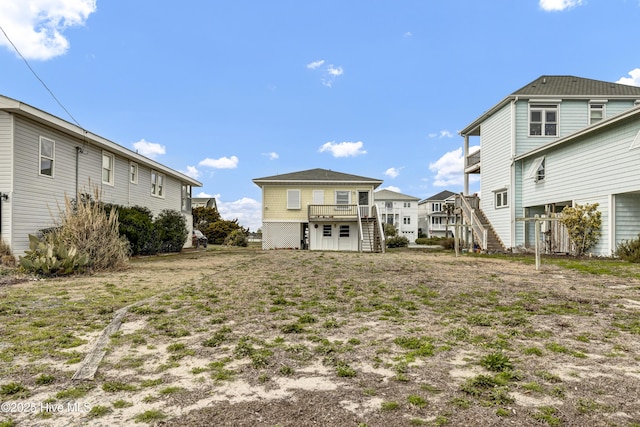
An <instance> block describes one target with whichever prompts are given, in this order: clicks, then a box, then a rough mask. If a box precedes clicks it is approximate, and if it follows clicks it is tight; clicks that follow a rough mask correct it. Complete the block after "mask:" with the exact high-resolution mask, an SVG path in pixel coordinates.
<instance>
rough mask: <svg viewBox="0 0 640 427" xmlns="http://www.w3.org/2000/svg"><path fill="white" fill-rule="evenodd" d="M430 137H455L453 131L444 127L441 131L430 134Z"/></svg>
mask: <svg viewBox="0 0 640 427" xmlns="http://www.w3.org/2000/svg"><path fill="white" fill-rule="evenodd" d="M429 138H439V139H442V138H453V133H451V132H450V131H448V130H446V129H443V130H441V131H440V132H437V133H436V132H432V133H430V134H429Z"/></svg>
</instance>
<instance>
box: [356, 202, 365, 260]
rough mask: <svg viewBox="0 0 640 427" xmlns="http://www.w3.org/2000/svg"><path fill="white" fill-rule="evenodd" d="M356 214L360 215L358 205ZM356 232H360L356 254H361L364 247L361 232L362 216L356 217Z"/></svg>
mask: <svg viewBox="0 0 640 427" xmlns="http://www.w3.org/2000/svg"><path fill="white" fill-rule="evenodd" d="M357 209H358V212H359V213H361V212H362V211H361V210H360V205H358V207H357ZM358 231H359V232H360V242H359V244H358V252H362V250H363V247H364V233H363V232H362V215H361V214H359V215H358Z"/></svg>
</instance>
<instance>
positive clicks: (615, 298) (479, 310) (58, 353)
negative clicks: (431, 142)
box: [0, 249, 640, 426]
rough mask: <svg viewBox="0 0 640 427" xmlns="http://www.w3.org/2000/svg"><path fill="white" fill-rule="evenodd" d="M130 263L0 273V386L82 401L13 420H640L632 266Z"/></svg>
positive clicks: (324, 256)
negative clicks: (12, 278) (99, 346)
mask: <svg viewBox="0 0 640 427" xmlns="http://www.w3.org/2000/svg"><path fill="white" fill-rule="evenodd" d="M132 264H133V265H132V267H131V268H130V269H129V270H127V271H123V272H118V273H111V274H107V273H104V274H100V275H95V276H92V277H83V278H74V279H60V280H51V281H41V282H25V283H21V284H14V285H11V286H6V287H3V288H0V297H1V298H2V301H3V302H2V303H0V325H2V326H0V328H2V338H0V378H3V380H2V382H1V383H0V386H4V388H6V392H5V393H4V394H2V389H0V400H3V401H5V402H11V403H13V404H17V403H18V402H24V403H32V402H37V403H39V402H51V403H56V404H57V403H64V404H65V405H66V402H68V401H74V402H78V403H79V404H80V405H81V407H82V408H86V410H81V411H76V412H72V411H62V412H55V413H52V412H49V413H42V412H39V413H36V414H18V413H12V414H6V413H5V414H0V422H2V420H3V418H2V417H3V416H4V420H9V419H10V420H14V421H16V422H19V424H18V425H35V424H36V423H42V425H51V426H63V425H69V424H70V423H71V424H73V425H76V424H80V423H82V424H83V425H94V426H102V425H125V424H133V423H135V422H136V421H138V422H142V423H157V424H158V425H161V424H162V423H165V425H172V426H174V425H178V426H180V425H182V426H208V425H246V426H273V425H282V426H284V425H289V426H297V425H300V426H302V425H310V424H315V425H323V426H334V425H351V426H357V425H367V426H397V425H430V426H438V425H452V426H458V425H483V426H490V425H505V424H510V425H525V426H526V425H532V426H534V425H552V426H554V425H558V426H586V425H589V426H640V403H639V402H638V395H639V392H640V381H639V380H640V368H638V366H639V363H638V362H639V361H640V358H639V356H638V354H640V343H639V340H638V335H640V314H639V309H640V299H639V297H638V291H639V290H640V281H639V280H638V279H636V278H634V277H632V278H629V277H625V278H619V277H616V276H611V275H602V274H599V275H596V274H585V273H581V272H576V271H574V270H568V269H564V268H560V267H556V266H553V265H548V264H547V265H544V269H543V270H542V271H540V272H536V271H535V270H534V268H533V267H532V266H531V265H530V264H525V263H521V262H515V261H510V260H504V259H497V258H492V257H472V256H465V257H460V258H455V257H454V256H452V255H451V254H446V253H427V252H422V251H420V250H415V249H413V250H401V251H397V252H388V253H386V254H358V253H330V252H305V251H269V252H262V251H254V250H247V249H245V250H215V249H213V250H210V251H207V252H197V253H195V252H193V253H186V254H182V255H180V256H164V257H154V258H146V259H141V260H137V261H136V262H134V263H132ZM139 301H144V302H143V303H142V304H139V305H138V306H136V307H135V308H133V309H131V310H130V312H129V313H128V314H127V316H126V318H125V321H124V323H123V325H122V328H121V330H120V331H119V332H118V333H117V334H115V335H114V336H112V339H111V344H110V347H109V352H108V354H107V356H106V358H105V359H104V361H103V363H102V364H101V366H100V368H99V370H98V376H97V378H96V380H95V381H93V382H87V383H73V382H71V380H70V378H71V376H72V375H73V372H74V370H75V368H76V367H77V362H79V361H80V360H81V359H82V357H84V355H85V354H86V353H87V352H88V351H89V350H90V347H91V344H92V343H93V342H94V341H95V339H96V337H97V336H98V335H99V334H100V331H101V330H102V329H103V328H104V327H105V326H106V325H107V324H108V323H109V321H110V319H111V317H112V316H113V313H114V312H115V311H116V310H118V309H120V308H122V307H124V306H127V305H130V304H132V303H134V302H139ZM4 388H3V389H4ZM12 390H13V391H15V394H12ZM69 396H71V397H69ZM83 405H84V406H83ZM92 408H93V409H92Z"/></svg>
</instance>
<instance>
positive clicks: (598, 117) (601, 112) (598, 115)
mask: <svg viewBox="0 0 640 427" xmlns="http://www.w3.org/2000/svg"><path fill="white" fill-rule="evenodd" d="M604 117H605V104H604V103H596V102H591V103H589V124H590V125H592V124H594V123H598V122H599V121H602V120H603V119H604Z"/></svg>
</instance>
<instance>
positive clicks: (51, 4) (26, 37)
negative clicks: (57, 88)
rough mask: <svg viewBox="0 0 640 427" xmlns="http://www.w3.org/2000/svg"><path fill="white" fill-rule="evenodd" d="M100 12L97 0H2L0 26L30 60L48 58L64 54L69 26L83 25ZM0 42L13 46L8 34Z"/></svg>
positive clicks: (67, 47)
mask: <svg viewBox="0 0 640 427" xmlns="http://www.w3.org/2000/svg"><path fill="white" fill-rule="evenodd" d="M95 11H96V0H2V1H0V25H1V26H2V28H3V29H4V31H5V32H6V33H7V36H8V37H9V38H10V39H11V41H12V42H13V44H14V45H15V46H16V47H17V48H18V50H19V51H20V53H21V54H22V55H23V56H24V57H25V58H27V59H39V60H47V59H51V58H53V57H56V56H59V55H63V54H64V53H65V52H66V51H67V50H68V49H69V40H67V39H66V38H65V37H64V36H63V34H62V33H63V32H64V30H66V29H67V28H69V27H75V26H82V25H84V23H85V21H86V20H87V18H88V17H89V15H91V14H92V13H93V12H95ZM0 45H4V46H6V47H7V48H9V49H10V50H13V47H12V46H11V44H10V43H9V41H8V40H7V39H6V37H4V35H3V36H2V37H0Z"/></svg>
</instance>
